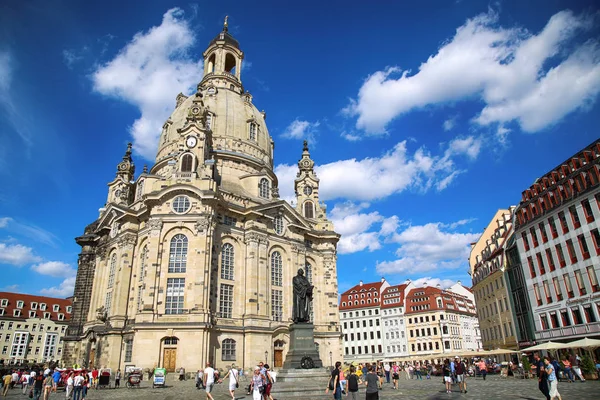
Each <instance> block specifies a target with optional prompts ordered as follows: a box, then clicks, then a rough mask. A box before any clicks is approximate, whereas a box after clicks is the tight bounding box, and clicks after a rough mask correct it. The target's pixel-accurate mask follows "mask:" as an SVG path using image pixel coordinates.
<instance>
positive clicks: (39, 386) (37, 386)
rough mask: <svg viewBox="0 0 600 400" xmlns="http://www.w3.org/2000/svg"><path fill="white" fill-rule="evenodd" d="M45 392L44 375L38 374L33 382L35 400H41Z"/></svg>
mask: <svg viewBox="0 0 600 400" xmlns="http://www.w3.org/2000/svg"><path fill="white" fill-rule="evenodd" d="M43 390H44V377H43V376H42V374H36V376H35V381H34V382H33V400H40V396H41V395H42V391H43Z"/></svg>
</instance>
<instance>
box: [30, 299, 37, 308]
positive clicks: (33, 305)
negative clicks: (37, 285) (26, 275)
mask: <svg viewBox="0 0 600 400" xmlns="http://www.w3.org/2000/svg"><path fill="white" fill-rule="evenodd" d="M37 306H38V304H37V303H36V302H35V301H32V302H31V309H32V310H37Z"/></svg>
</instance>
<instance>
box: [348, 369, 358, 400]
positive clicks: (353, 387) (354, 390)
mask: <svg viewBox="0 0 600 400" xmlns="http://www.w3.org/2000/svg"><path fill="white" fill-rule="evenodd" d="M346 382H347V383H348V395H349V396H351V397H350V398H351V399H352V400H358V385H360V384H361V383H362V381H361V380H360V378H359V377H358V375H356V367H354V365H352V366H350V374H349V375H348V376H346Z"/></svg>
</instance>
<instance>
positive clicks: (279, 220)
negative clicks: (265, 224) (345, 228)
mask: <svg viewBox="0 0 600 400" xmlns="http://www.w3.org/2000/svg"><path fill="white" fill-rule="evenodd" d="M273 229H274V230H275V233H277V234H278V235H281V234H283V217H282V216H281V215H278V216H276V217H275V218H274V219H273Z"/></svg>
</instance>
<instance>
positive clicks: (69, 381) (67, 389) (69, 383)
mask: <svg viewBox="0 0 600 400" xmlns="http://www.w3.org/2000/svg"><path fill="white" fill-rule="evenodd" d="M72 394H73V372H69V375H68V377H67V381H66V382H65V397H66V398H67V400H69V399H70V398H71V395H72Z"/></svg>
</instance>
